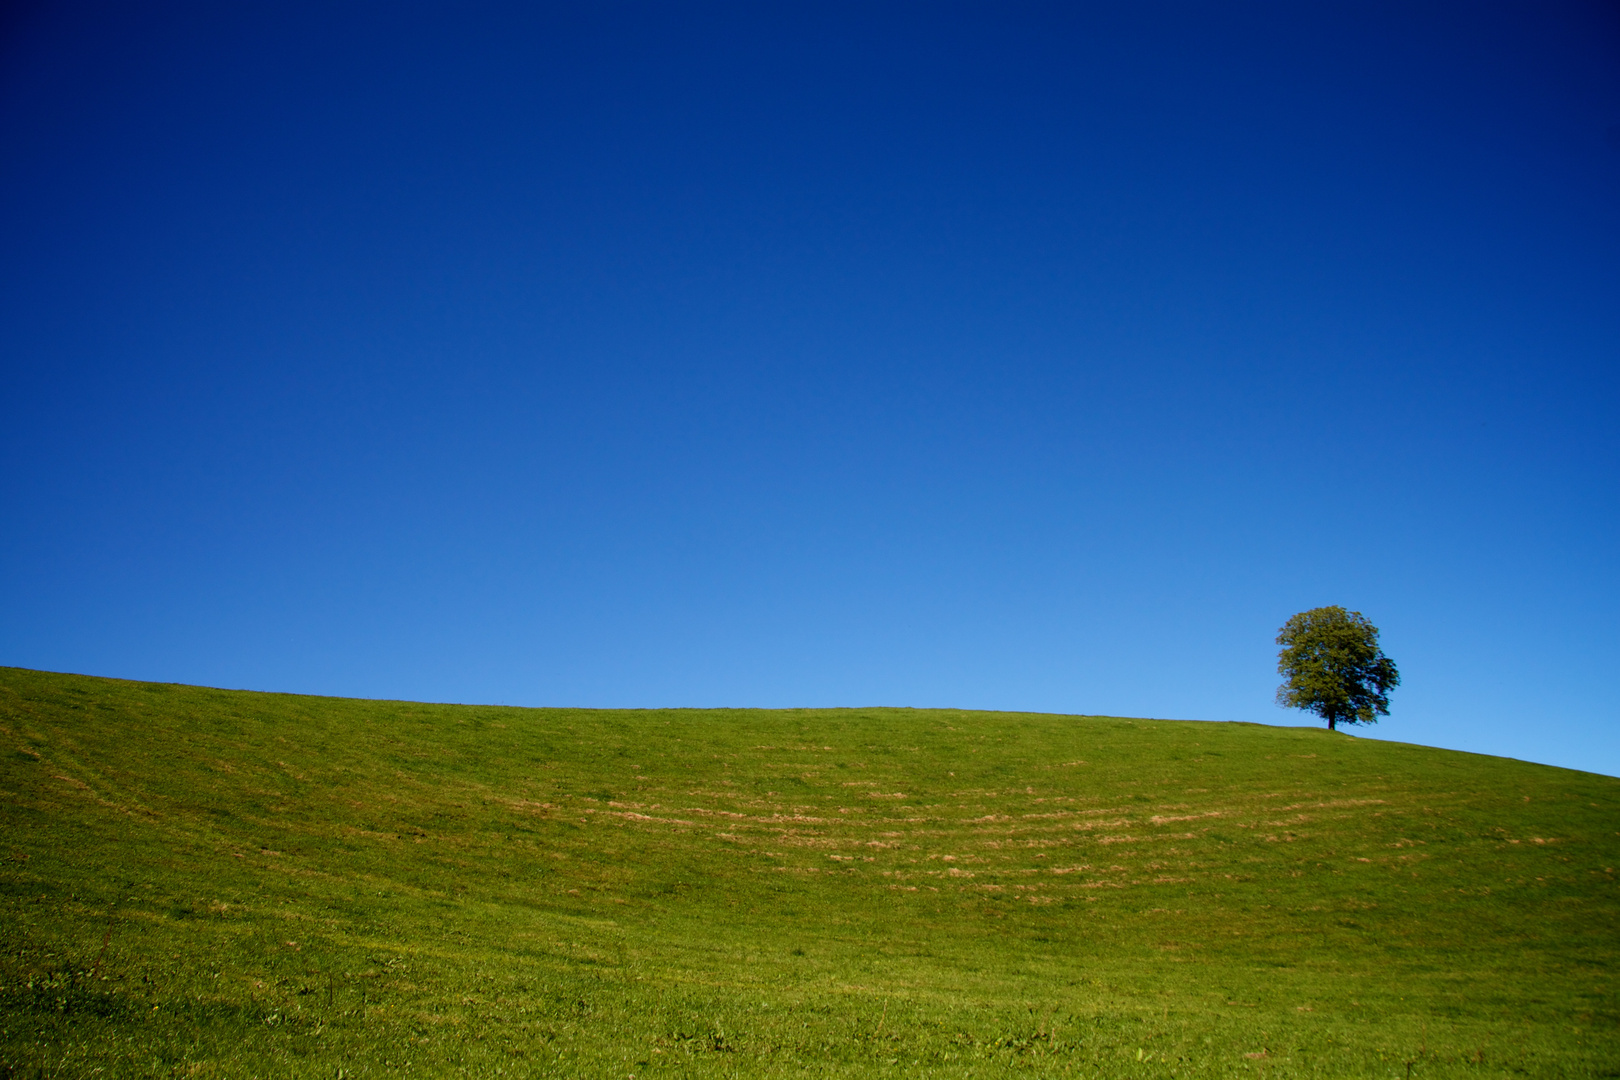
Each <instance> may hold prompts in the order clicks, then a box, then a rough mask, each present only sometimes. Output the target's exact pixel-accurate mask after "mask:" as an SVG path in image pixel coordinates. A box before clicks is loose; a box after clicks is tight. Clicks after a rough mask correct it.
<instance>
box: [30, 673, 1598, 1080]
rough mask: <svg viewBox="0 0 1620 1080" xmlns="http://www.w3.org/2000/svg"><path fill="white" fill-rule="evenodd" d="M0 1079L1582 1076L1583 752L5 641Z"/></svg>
mask: <svg viewBox="0 0 1620 1080" xmlns="http://www.w3.org/2000/svg"><path fill="white" fill-rule="evenodd" d="M0 734H3V742H0V759H3V762H4V764H3V766H0V826H3V831H0V905H3V906H0V926H3V927H4V931H3V935H4V950H3V954H4V956H3V960H0V1076H36V1075H42V1076H52V1077H55V1076H91V1075H94V1076H103V1077H117V1076H218V1077H246V1076H261V1077H267V1076H298V1077H305V1076H307V1077H326V1078H331V1077H339V1076H356V1077H357V1076H393V1075H422V1076H432V1075H468V1076H480V1077H494V1076H576V1075H577V1076H589V1077H620V1078H623V1077H629V1076H635V1077H638V1078H647V1077H664V1076H668V1077H676V1076H701V1077H706V1076H788V1075H795V1076H796V1075H802V1074H812V1075H840V1076H843V1075H849V1076H890V1075H892V1076H896V1077H898V1076H915V1075H937V1076H949V1077H968V1076H984V1077H991V1076H1002V1075H1014V1074H1016V1075H1020V1076H1023V1075H1028V1076H1032V1077H1036V1076H1038V1077H1058V1076H1121V1077H1125V1076H1129V1077H1170V1076H1178V1077H1231V1076H1256V1077H1258V1076H1262V1075H1263V1076H1266V1077H1273V1078H1281V1077H1305V1076H1311V1077H1315V1076H1321V1077H1346V1076H1356V1077H1384V1076H1387V1077H1404V1076H1407V1075H1410V1076H1413V1077H1454V1076H1455V1077H1462V1076H1467V1077H1485V1076H1508V1075H1512V1076H1525V1075H1528V1076H1569V1077H1590V1076H1602V1075H1620V1037H1617V1034H1620V1029H1617V1019H1620V1004H1617V997H1616V992H1617V990H1620V986H1617V984H1616V973H1617V970H1620V969H1617V964H1620V891H1617V882H1616V869H1617V868H1620V780H1616V779H1613V778H1610V777H1605V776H1597V775H1592V774H1587V773H1580V772H1571V771H1568V770H1563V769H1555V768H1549V767H1544V766H1539V765H1530V764H1525V763H1523V762H1518V761H1508V760H1502V759H1497V758H1488V757H1480V756H1475V755H1469V754H1461V753H1453V752H1448V751H1441V750H1433V749H1426V748H1422V747H1416V746H1407V745H1400V744H1392V743H1385V742H1370V741H1362V740H1358V739H1355V738H1353V737H1350V736H1346V735H1342V734H1338V735H1334V734H1329V733H1327V732H1325V731H1320V730H1310V729H1297V728H1271V727H1259V726H1250V725H1242V724H1203V723H1190V722H1170V721H1153V720H1129V719H1116V718H1107V717H1077V716H1051V715H1018V714H1010V713H983V712H960V711H951V710H911V709H806V710H695V709H674V710H650V711H626V710H611V711H610V710H601V711H593V710H578V709H511V708H494V707H484V706H461V705H421V704H414V703H408V702H387V701H352V700H342V699H332V698H314V697H295V696H289V695H279V694H259V693H245V692H228V691H221V690H208V689H200V688H195V687H186V686H172V685H160V684H151V683H134V682H122V681H116V680H108V679H95V678H87V677H80V676H72V675H55V674H45V673H40V672H33V671H23V670H17V669H0Z"/></svg>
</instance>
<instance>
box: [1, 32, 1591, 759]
mask: <svg viewBox="0 0 1620 1080" xmlns="http://www.w3.org/2000/svg"><path fill="white" fill-rule="evenodd" d="M0 148H3V149H0V367H3V376H4V380H3V384H0V385H3V387H4V391H3V393H0V506H3V507H4V511H3V514H0V521H3V522H4V527H3V529H0V605H3V607H0V663H4V664H9V665H17V666H24V667H35V668H45V669H51V670H67V671H78V672H85V673H90V674H96V675H111V676H119V677H126V678H137V679H155V680H167V681H178V682H188V683H202V684H209V685H216V686H231V687H248V688H253V689H263V690H282V691H295V692H303V693H321V694H340V695H356V696H366V697H390V698H416V699H430V700H446V701H469V702H502V703H509V704H521V705H591V706H640V705H648V706H654V705H657V706H671V705H691V706H788V705H803V706H833V705H877V704H881V705H916V706H959V707H965V708H996V709H1019V710H1040V711H1051V712H1076V713H1108V714H1115V715H1134V716H1159V717H1186V718H1199V719H1209V720H1248V721H1258V722H1264V723H1305V722H1307V721H1308V720H1309V719H1310V718H1309V717H1306V716H1303V715H1302V714H1298V713H1290V712H1284V711H1282V710H1280V709H1278V708H1277V707H1276V706H1275V705H1274V704H1273V703H1272V695H1273V692H1274V690H1275V687H1276V683H1277V676H1276V674H1275V658H1276V646H1275V645H1274V643H1273V638H1274V636H1275V634H1276V631H1277V628H1278V627H1279V626H1280V625H1281V624H1282V622H1283V621H1284V620H1285V619H1287V618H1288V617H1289V616H1290V615H1292V614H1294V613H1295V612H1297V611H1300V610H1302V609H1304V608H1309V607H1314V606H1318V605H1323V604H1341V605H1344V606H1345V607H1349V608H1352V609H1356V610H1360V611H1362V612H1364V613H1365V614H1366V615H1367V616H1368V617H1369V618H1370V619H1371V620H1372V621H1373V622H1374V623H1376V624H1377V625H1378V626H1379V627H1380V628H1381V629H1382V631H1383V640H1384V645H1385V648H1386V650H1387V651H1388V652H1389V654H1390V655H1391V656H1392V657H1394V658H1395V660H1396V661H1397V662H1398V663H1399V664H1400V667H1401V671H1402V674H1403V677H1404V685H1403V686H1402V687H1401V688H1400V689H1399V690H1398V691H1396V693H1395V694H1394V697H1393V715H1392V716H1390V717H1389V718H1387V719H1386V720H1384V721H1383V722H1382V723H1381V724H1380V725H1379V726H1378V727H1376V728H1374V729H1371V730H1370V731H1367V732H1366V733H1367V734H1370V735H1371V736H1373V737H1378V738H1392V739H1400V740H1404V741H1410V742H1418V743H1427V744H1433V745H1440V746H1448V747H1457V748H1462V749H1469V750H1477V751H1481V752H1486V753H1493V754H1507V755H1511V756H1516V757H1522V758H1528V759H1532V760H1537V761H1546V762H1552V763H1555V764H1562V765H1569V766H1574V767H1578V768H1585V769H1591V770H1595V771H1600V772H1607V773H1612V774H1620V708H1617V705H1616V683H1617V681H1620V618H1617V610H1616V607H1617V600H1620V588H1617V585H1620V581H1617V576H1620V575H1617V568H1620V560H1617V554H1620V551H1617V547H1620V545H1617V539H1620V513H1617V510H1620V505H1617V503H1620V499H1617V495H1620V487H1617V480H1620V470H1617V466H1620V454H1617V449H1620V438H1617V430H1616V421H1617V418H1620V393H1617V391H1620V375H1617V362H1620V9H1616V8H1615V7H1614V6H1613V5H1606V4H1604V3H1601V2H1598V0H1593V2H1590V3H1571V2H1559V0H1537V2H1534V3H1530V2H1525V3H1518V4H1489V3H1486V4H1481V3H1466V4H1465V3H1453V4H1440V5H1436V4H1423V3H1410V2H1401V3H1389V4H1383V5H1380V4H1374V3H1367V2H1359V0H1358V2H1356V3H1346V4H1338V5H1335V4H1316V3H1292V2H1290V3H1276V4H1269V5H1268V4H1244V3H1237V4H1229V3H1206V4H1196V5H1193V4H1187V5H1180V4H1154V3H1143V4H1137V3H1128V4H1127V3H1115V4H1106V5H1095V6H1090V7H1087V6H1084V5H1074V4H1053V5H1034V4H1028V5H1020V4H1001V3H997V4H990V3H986V4H979V5H965V4H916V5H909V6H906V5H885V4H874V3H861V4H850V5H843V6H840V5H837V4H833V3H827V2H821V0H818V2H816V3H805V4H738V5H735V6H721V5H707V4H656V5H652V4H649V5H646V6H636V5H621V4H614V3H602V4H596V3H584V4H580V3H572V4H566V5H556V6H547V5H544V4H528V3H525V4H513V5H510V6H491V5H482V4H476V3H454V4H451V3H446V4H443V5H438V6H430V5H411V4H401V3H386V4H384V3H377V4H370V5H351V4H342V3H331V2H323V3H319V4H298V3H290V2H287V0H278V2H275V3H264V4H251V3H247V4H234V3H232V4H218V3H213V4H199V5H196V6H183V5H170V4H167V3H164V2H161V0H159V2H155V3H149V4H145V3H143V4H137V5H129V4H110V3H109V4H104V5H88V4H78V3H54V2H43V3H34V4H31V5H30V4H24V5H23V6H22V7H21V8H19V9H16V10H11V11H9V14H8V15H7V18H6V21H5V22H4V24H3V39H0Z"/></svg>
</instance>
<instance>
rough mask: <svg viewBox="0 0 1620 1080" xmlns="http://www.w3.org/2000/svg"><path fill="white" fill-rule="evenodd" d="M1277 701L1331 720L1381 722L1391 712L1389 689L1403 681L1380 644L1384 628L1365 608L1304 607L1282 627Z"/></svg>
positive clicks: (1330, 726)
mask: <svg viewBox="0 0 1620 1080" xmlns="http://www.w3.org/2000/svg"><path fill="white" fill-rule="evenodd" d="M1277 644H1278V645H1281V646H1282V652H1280V653H1278V654H1277V674H1279V675H1281V676H1283V680H1284V681H1283V684H1282V685H1281V686H1279V687H1278V688H1277V704H1278V705H1282V706H1285V707H1287V708H1293V709H1309V710H1310V711H1311V712H1313V713H1315V714H1316V715H1317V716H1320V717H1321V718H1322V719H1324V720H1326V721H1327V722H1328V730H1329V731H1332V730H1334V729H1335V728H1336V726H1337V725H1338V724H1339V723H1341V722H1342V723H1346V724H1375V723H1377V722H1378V717H1380V716H1388V715H1389V692H1390V691H1391V690H1392V689H1394V688H1395V687H1397V686H1399V685H1400V684H1401V674H1400V672H1398V671H1396V670H1395V661H1393V660H1391V659H1390V658H1389V657H1387V656H1385V655H1384V651H1383V650H1382V649H1380V648H1379V647H1378V627H1376V626H1374V625H1373V624H1372V623H1370V622H1368V621H1367V618H1366V616H1364V615H1362V613H1361V612H1359V611H1346V610H1344V608H1342V607H1337V606H1334V607H1319V608H1312V609H1311V610H1309V611H1302V612H1300V613H1299V614H1298V615H1295V616H1294V617H1293V618H1292V619H1289V620H1288V621H1287V622H1286V623H1284V624H1283V628H1282V629H1281V630H1279V631H1278V632H1277Z"/></svg>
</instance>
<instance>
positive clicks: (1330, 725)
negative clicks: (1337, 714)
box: [1328, 716, 1338, 731]
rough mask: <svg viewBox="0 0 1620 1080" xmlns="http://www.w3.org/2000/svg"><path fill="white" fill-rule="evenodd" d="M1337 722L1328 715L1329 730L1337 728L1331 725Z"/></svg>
mask: <svg viewBox="0 0 1620 1080" xmlns="http://www.w3.org/2000/svg"><path fill="white" fill-rule="evenodd" d="M1337 723H1338V721H1337V720H1335V719H1333V717H1331V716H1330V717H1328V730H1329V731H1336V730H1338V729H1337V728H1335V727H1334V726H1333V725H1334V724H1337Z"/></svg>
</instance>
